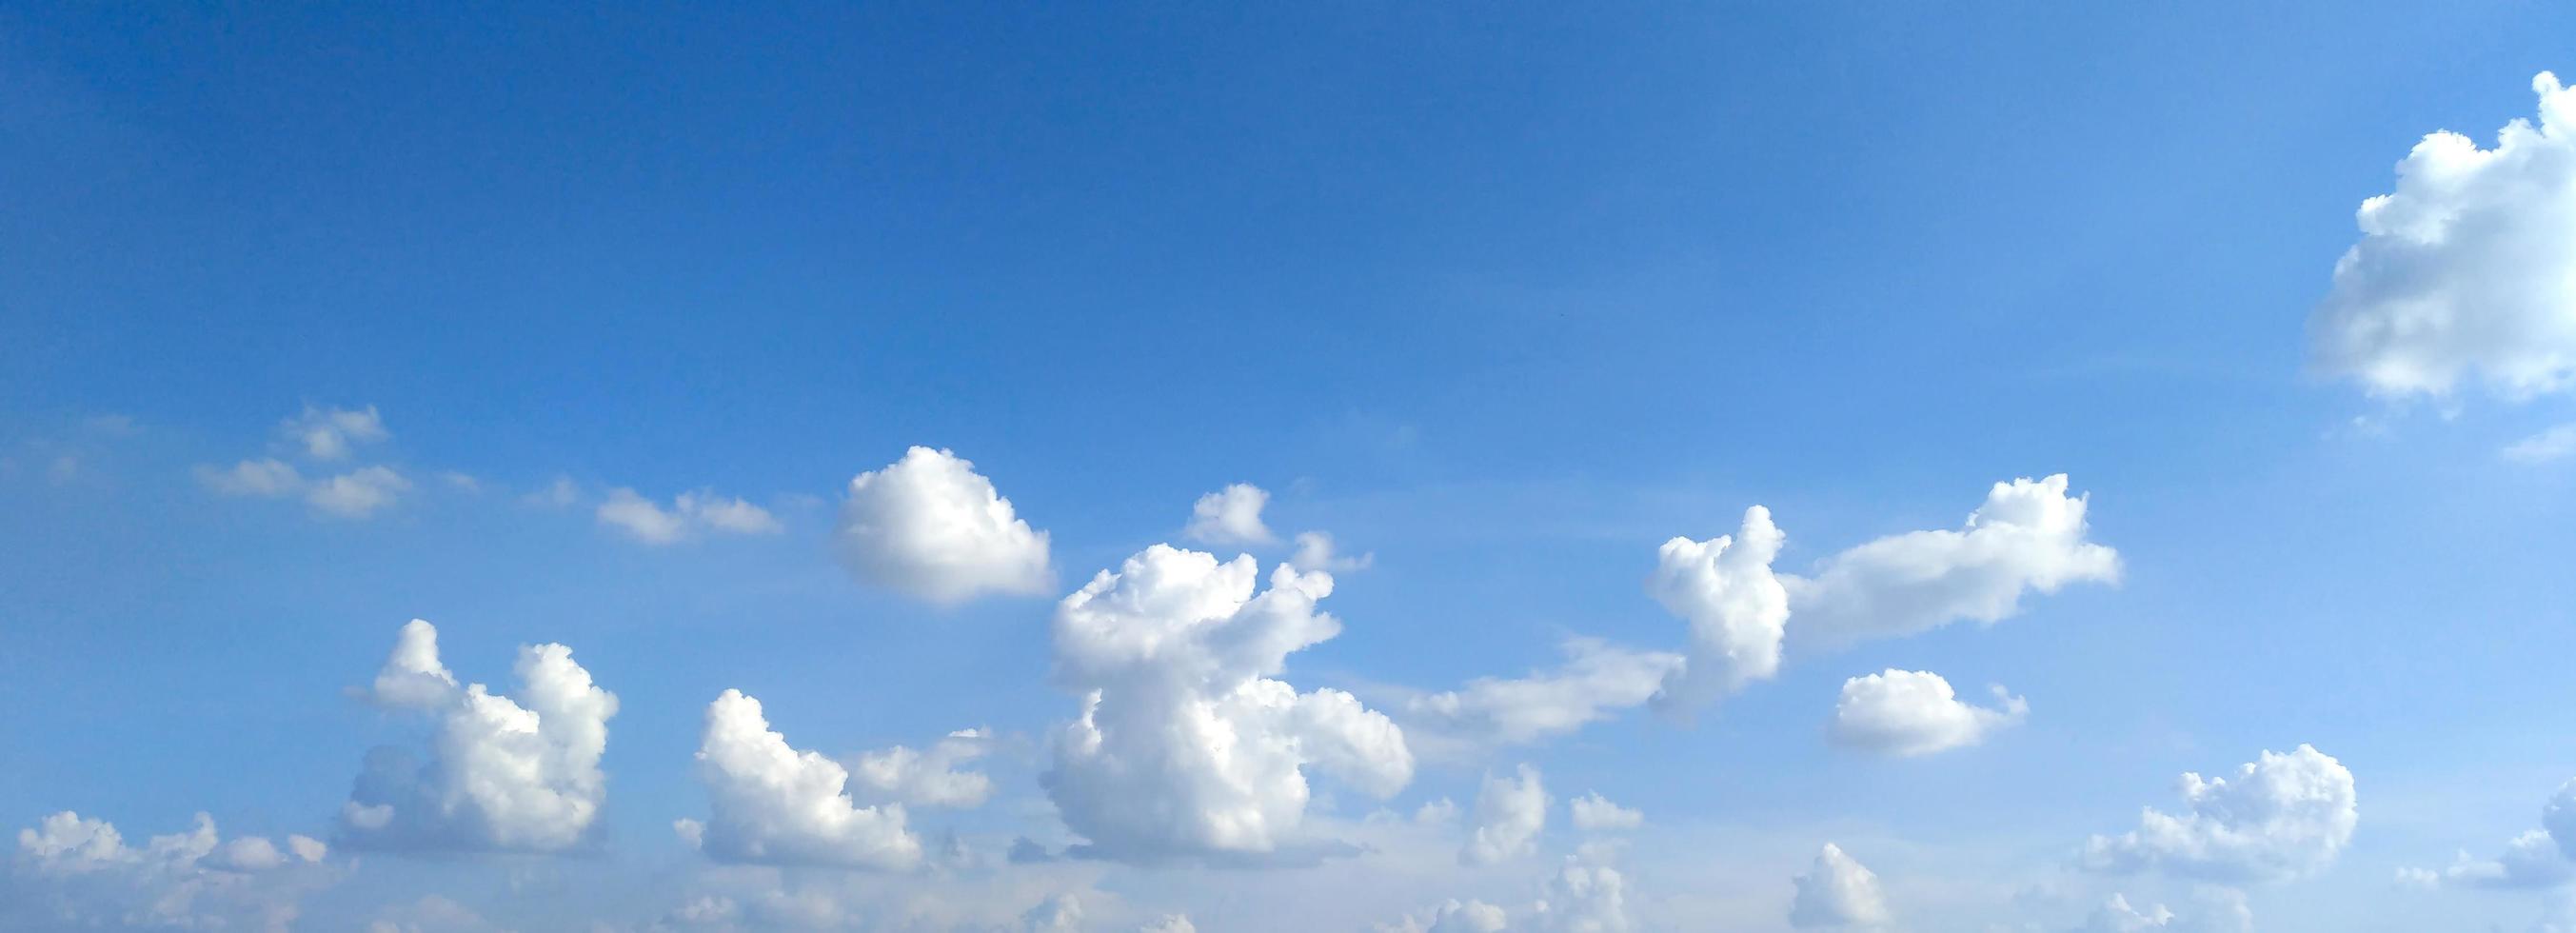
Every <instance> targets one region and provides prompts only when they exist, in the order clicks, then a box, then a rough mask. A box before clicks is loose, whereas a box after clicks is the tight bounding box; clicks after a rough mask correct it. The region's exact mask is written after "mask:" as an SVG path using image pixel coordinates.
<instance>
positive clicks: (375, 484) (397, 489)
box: [304, 466, 411, 518]
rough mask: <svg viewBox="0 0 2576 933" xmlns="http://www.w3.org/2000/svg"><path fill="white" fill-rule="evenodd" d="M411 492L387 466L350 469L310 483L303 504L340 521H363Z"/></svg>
mask: <svg viewBox="0 0 2576 933" xmlns="http://www.w3.org/2000/svg"><path fill="white" fill-rule="evenodd" d="M410 490H411V481H410V480H407V479H404V478H403V476H402V474H400V473H396V472H394V471H393V469H392V468H390V467H381V466H371V467H362V468H359V469H356V470H351V471H349V472H347V473H343V474H340V475H338V476H334V477H331V478H330V479H326V480H322V481H319V482H316V483H314V484H313V486H312V488H310V489H308V490H306V491H305V494H304V501H305V502H307V503H310V504H311V505H312V506H313V507H314V508H316V509H320V510H322V511H323V512H325V513H328V514H331V515H335V516H338V517H341V518H366V517H367V516H370V515H373V514H375V513H376V511H377V510H378V509H382V508H384V507H386V506H389V505H392V504H393V503H394V500H395V499H396V498H398V497H400V496H401V495H402V494H403V493H405V492H409V491H410Z"/></svg>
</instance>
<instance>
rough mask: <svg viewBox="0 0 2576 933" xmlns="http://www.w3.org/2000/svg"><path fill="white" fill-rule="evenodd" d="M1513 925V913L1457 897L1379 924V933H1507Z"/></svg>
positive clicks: (1481, 902)
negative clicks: (1397, 919) (1425, 909)
mask: <svg viewBox="0 0 2576 933" xmlns="http://www.w3.org/2000/svg"><path fill="white" fill-rule="evenodd" d="M1510 922H1511V916H1510V914H1508V913H1506V912H1505V911H1504V910H1503V909H1502V908H1500V907H1496V906H1494V905H1492V904H1488V903H1485V902H1483V901H1465V902H1461V901H1458V900H1456V899H1454V898H1453V899H1451V900H1449V901H1446V902H1443V903H1442V904H1441V905H1440V906H1438V907H1434V908H1431V909H1430V910H1428V911H1425V912H1423V913H1420V914H1408V915H1406V916H1405V918H1404V919H1402V920H1399V921H1396V922H1394V923H1391V924H1389V923H1381V924H1378V925H1377V933H1503V930H1505V929H1506V928H1507V927H1508V925H1509V924H1510Z"/></svg>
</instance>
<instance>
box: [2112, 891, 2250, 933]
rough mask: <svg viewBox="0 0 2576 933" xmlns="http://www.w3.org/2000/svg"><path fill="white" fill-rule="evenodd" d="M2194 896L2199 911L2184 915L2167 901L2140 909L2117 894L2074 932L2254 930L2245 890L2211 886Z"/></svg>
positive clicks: (2228, 932)
mask: <svg viewBox="0 0 2576 933" xmlns="http://www.w3.org/2000/svg"><path fill="white" fill-rule="evenodd" d="M2194 899H2195V901H2196V902H2197V903H2196V904H2194V905H2193V907H2194V911H2195V912H2194V913H2193V914H2192V915H2190V916H2184V915H2180V914H2176V913H2174V912H2173V910H2172V909H2171V908H2168V907H2166V906H2165V905H2163V904H2156V905H2153V906H2150V907H2148V908H2146V909H2144V910H2140V909H2138V908H2135V907H2131V906H2129V899H2128V897H2127V896H2126V895H2121V894H2113V895H2111V899H2110V900H2108V901H2105V902H2103V904H2102V906H2100V907H2098V908H2095V909H2094V911H2093V913H2092V915H2091V916H2089V917H2087V918H2085V922H2084V925H2083V926H2082V927H2078V928H2076V929H2075V930H2074V931H2073V933H2253V930H2254V911H2253V910H2252V909H2251V908H2249V907H2247V906H2246V903H2245V893H2244V892H2242V891H2237V890H2234V889H2230V888H2210V889H2204V890H2202V891H2200V892H2198V894H2197V895H2196V896H2195V898H2194Z"/></svg>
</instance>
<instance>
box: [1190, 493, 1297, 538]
mask: <svg viewBox="0 0 2576 933" xmlns="http://www.w3.org/2000/svg"><path fill="white" fill-rule="evenodd" d="M1269 503H1270V493H1269V492H1268V491H1265V490H1263V489H1262V488H1261V487H1259V486H1255V485H1252V484H1251V483H1236V484H1234V485H1231V486H1227V487H1225V488H1224V489H1220V490H1217V491H1215V492H1212V493H1208V494H1207V495H1204V496H1200V497H1199V501H1197V502H1196V503H1193V504H1191V506H1190V523H1189V526H1188V527H1186V528H1183V529H1182V530H1181V534H1183V535H1187V536H1188V537H1189V539H1190V540H1192V541H1197V542H1199V543H1201V544H1214V545H1242V544H1268V543H1270V542H1272V541H1275V540H1278V537H1277V536H1275V535H1272V534H1271V533H1270V526H1268V525H1264V524H1262V523H1261V507H1262V506H1265V505H1268V504H1269Z"/></svg>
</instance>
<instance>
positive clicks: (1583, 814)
mask: <svg viewBox="0 0 2576 933" xmlns="http://www.w3.org/2000/svg"><path fill="white" fill-rule="evenodd" d="M1565 808H1566V810H1567V811H1568V812H1569V813H1571V814H1572V815H1573V817H1574V828H1576V829H1579V830H1582V831H1584V832H1587V833H1595V832H1608V831H1611V830H1621V829H1635V828H1637V827H1639V826H1643V825H1646V815H1645V814H1643V813H1639V812H1637V811H1635V810H1631V809H1628V808H1627V807H1623V806H1620V805H1618V804H1615V803H1611V802H1610V799H1609V798H1607V797H1603V796H1601V795H1600V794H1599V793H1590V794H1585V795H1583V796H1581V797H1576V798H1574V799H1573V800H1569V801H1567V802H1566V804H1565Z"/></svg>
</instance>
